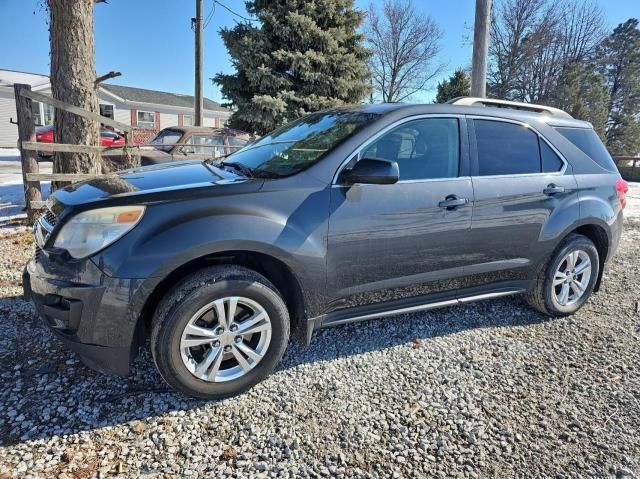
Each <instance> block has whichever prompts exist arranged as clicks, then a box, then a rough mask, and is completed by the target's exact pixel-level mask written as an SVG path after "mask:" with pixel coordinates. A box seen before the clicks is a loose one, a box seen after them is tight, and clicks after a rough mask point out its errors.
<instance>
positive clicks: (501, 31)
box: [489, 0, 604, 104]
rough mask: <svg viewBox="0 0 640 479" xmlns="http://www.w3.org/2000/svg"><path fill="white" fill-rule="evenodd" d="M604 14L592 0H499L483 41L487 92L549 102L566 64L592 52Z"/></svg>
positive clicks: (602, 28)
mask: <svg viewBox="0 0 640 479" xmlns="http://www.w3.org/2000/svg"><path fill="white" fill-rule="evenodd" d="M603 36H604V16H603V14H602V11H601V10H600V8H599V7H598V6H597V5H596V4H595V3H593V2H592V1H585V2H578V1H577V0H563V1H560V2H553V1H552V0H502V1H500V2H499V3H498V5H497V6H496V9H495V10H494V17H493V21H492V26H491V43H490V46H489V55H490V65H491V66H490V75H489V92H490V95H491V96H494V97H498V98H507V99H512V100H518V101H529V102H542V103H550V104H553V103H555V102H556V100H557V99H556V96H557V94H558V92H559V91H561V90H562V88H559V87H560V82H561V81H562V78H563V73H564V71H565V69H566V68H567V66H568V65H570V64H571V63H573V62H576V61H585V60H586V59H588V58H589V57H590V56H592V55H593V53H594V51H595V48H596V46H597V45H598V44H599V43H600V41H601V39H602V38H603Z"/></svg>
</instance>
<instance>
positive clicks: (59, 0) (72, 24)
mask: <svg viewBox="0 0 640 479" xmlns="http://www.w3.org/2000/svg"><path fill="white" fill-rule="evenodd" d="M48 7H49V15H50V17H49V20H50V24H49V41H50V46H51V91H52V94H53V97H54V98H56V99H58V100H61V101H63V102H65V103H68V104H70V105H73V106H78V107H80V108H84V109H85V110H89V111H92V112H96V113H98V111H99V109H98V96H97V93H96V87H95V81H96V68H95V54H94V36H93V8H94V0H48ZM54 131H55V140H56V142H57V143H70V144H75V145H97V144H98V134H99V125H98V123H97V122H95V121H92V120H88V119H86V118H82V117H80V116H78V115H74V114H71V113H66V112H63V111H61V110H57V111H56V114H55V119H54ZM53 171H54V173H95V174H99V173H100V172H101V160H100V156H99V155H98V154H88V153H57V154H56V159H55V162H54V167H53Z"/></svg>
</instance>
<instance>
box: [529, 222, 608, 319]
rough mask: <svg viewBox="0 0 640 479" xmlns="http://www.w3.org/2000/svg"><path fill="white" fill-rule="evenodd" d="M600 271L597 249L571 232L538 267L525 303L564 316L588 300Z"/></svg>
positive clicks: (541, 310) (545, 311)
mask: <svg viewBox="0 0 640 479" xmlns="http://www.w3.org/2000/svg"><path fill="white" fill-rule="evenodd" d="M599 271H600V257H599V255H598V249H597V248H596V246H595V245H594V244H593V242H592V241H591V240H590V239H589V238H587V237H586V236H583V235H579V234H572V235H570V236H568V237H567V239H566V240H565V241H564V242H563V243H562V244H561V245H560V247H559V248H558V249H557V250H556V251H555V253H554V254H553V255H552V256H551V259H550V260H549V262H548V263H547V265H546V268H543V269H541V271H540V272H539V274H538V278H537V279H536V283H535V286H534V287H533V288H532V290H531V291H529V292H528V293H527V295H526V299H527V302H528V303H529V304H530V305H531V306H532V307H534V308H535V309H537V310H538V311H540V312H541V313H543V314H546V315H548V316H567V315H569V314H573V313H575V312H576V311H578V310H579V309H580V308H581V307H582V305H584V303H585V302H586V301H587V300H588V299H589V296H591V293H592V292H593V288H594V287H595V284H596V280H597V279H598V273H599Z"/></svg>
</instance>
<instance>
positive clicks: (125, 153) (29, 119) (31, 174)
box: [14, 84, 240, 222]
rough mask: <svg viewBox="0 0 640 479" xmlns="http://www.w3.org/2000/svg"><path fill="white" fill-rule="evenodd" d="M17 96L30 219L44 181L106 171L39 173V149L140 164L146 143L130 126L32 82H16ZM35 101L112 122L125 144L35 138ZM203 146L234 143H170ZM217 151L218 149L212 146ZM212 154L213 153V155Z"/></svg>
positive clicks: (79, 178) (39, 205)
mask: <svg viewBox="0 0 640 479" xmlns="http://www.w3.org/2000/svg"><path fill="white" fill-rule="evenodd" d="M14 94H15V99H16V113H17V117H18V118H17V119H18V121H17V124H18V147H19V148H20V153H21V156H22V181H23V184H24V196H25V206H26V211H27V218H28V220H29V221H30V222H33V221H34V220H35V216H36V214H37V211H38V210H39V209H41V208H42V207H44V202H43V201H42V190H41V186H40V182H41V181H60V182H70V183H73V182H77V181H84V180H87V179H92V178H99V177H101V176H104V175H95V174H87V173H40V170H39V166H38V152H42V151H44V152H54V153H55V152H65V153H98V154H100V155H101V156H102V157H109V156H118V157H121V158H122V157H125V158H127V161H126V163H127V166H137V165H139V164H140V161H139V158H140V148H141V147H144V146H149V145H148V144H145V145H134V144H132V131H133V130H132V128H131V126H129V125H127V124H125V123H120V122H118V121H115V120H113V119H111V118H109V117H105V116H101V115H98V114H96V113H93V112H91V111H88V110H85V109H83V108H79V107H77V106H73V105H69V104H67V103H65V102H62V101H60V100H56V99H55V98H53V97H50V96H48V95H43V94H41V93H36V92H34V91H31V86H29V85H24V84H15V85H14ZM32 101H38V102H42V103H47V104H49V105H51V106H53V107H54V108H55V109H57V110H63V111H66V112H69V113H73V114H75V115H79V116H81V117H83V118H87V119H89V120H93V121H95V122H98V123H100V124H103V125H107V126H111V127H113V128H116V129H118V130H121V131H122V132H124V137H125V145H124V146H117V147H103V146H93V145H69V144H64V143H38V142H37V141H36V134H35V124H34V121H33V113H32V109H31V103H32ZM184 146H191V147H195V146H197V147H199V148H201V147H204V148H220V147H221V148H223V149H224V151H227V149H229V148H231V149H233V148H240V147H234V146H231V145H226V146H225V145H213V144H211V145H192V144H185V143H175V144H172V145H171V147H184ZM213 151H215V150H213ZM210 156H212V155H210Z"/></svg>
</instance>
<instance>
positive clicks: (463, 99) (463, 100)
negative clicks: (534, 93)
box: [447, 96, 573, 118]
mask: <svg viewBox="0 0 640 479" xmlns="http://www.w3.org/2000/svg"><path fill="white" fill-rule="evenodd" d="M447 103H449V104H450V105H463V106H493V107H496V108H512V109H514V110H524V111H532V112H535V113H543V114H546V115H550V116H555V117H560V118H573V117H572V116H571V115H569V113H567V112H566V111H564V110H560V109H559V108H553V107H551V106H545V105H537V104H535V103H520V102H517V101H507V100H496V99H494V98H478V97H472V96H459V97H457V98H453V99H451V100H449V101H448V102H447Z"/></svg>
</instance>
